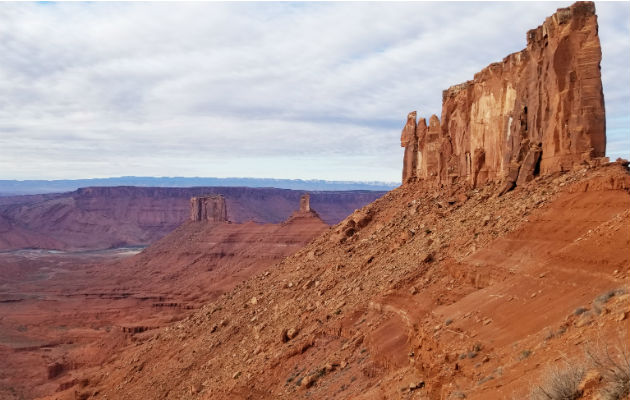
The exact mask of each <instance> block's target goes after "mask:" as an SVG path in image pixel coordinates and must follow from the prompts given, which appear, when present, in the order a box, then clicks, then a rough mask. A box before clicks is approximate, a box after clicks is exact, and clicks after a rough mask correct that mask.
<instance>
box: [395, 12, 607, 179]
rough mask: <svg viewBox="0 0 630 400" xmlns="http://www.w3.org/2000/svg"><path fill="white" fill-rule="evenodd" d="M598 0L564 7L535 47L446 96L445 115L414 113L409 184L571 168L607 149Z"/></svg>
mask: <svg viewBox="0 0 630 400" xmlns="http://www.w3.org/2000/svg"><path fill="white" fill-rule="evenodd" d="M597 29H598V27H597V16H596V15H595V6H594V4H593V3H592V2H578V3H575V4H574V5H572V6H571V7H569V8H562V9H558V11H557V12H556V13H555V14H554V15H552V16H551V17H548V18H547V19H546V20H545V22H544V23H543V24H542V25H541V26H539V27H538V28H536V29H532V30H530V31H529V32H528V33H527V48H525V49H524V50H522V51H520V52H518V53H514V54H511V55H509V56H507V57H506V58H504V59H503V61H502V62H499V63H493V64H491V65H489V66H488V67H486V68H485V69H483V70H482V71H481V72H479V73H477V74H476V75H475V77H474V79H473V80H472V81H468V82H465V83H463V84H459V85H455V86H452V87H450V88H449V89H447V90H445V91H444V92H443V95H442V120H441V121H440V120H439V119H438V118H437V116H435V115H433V116H432V117H431V118H430V121H429V126H428V127H427V125H426V121H425V120H424V119H420V121H419V122H418V123H416V113H415V112H412V113H410V114H409V116H408V120H407V124H406V125H405V127H404V129H403V132H402V136H401V144H402V146H403V147H405V160H404V166H403V183H405V182H407V181H409V180H414V179H421V180H425V181H427V183H429V184H452V183H455V182H467V183H469V184H470V185H472V186H477V185H479V184H482V183H485V182H487V181H496V180H504V181H505V182H506V183H505V189H509V188H511V187H513V186H514V185H515V184H521V183H524V182H527V181H528V180H531V179H532V178H533V177H534V176H535V175H537V174H539V173H543V174H545V173H550V172H556V171H565V170H568V169H570V168H572V167H573V166H574V165H575V164H579V163H582V162H585V161H590V160H593V159H595V158H598V157H603V156H604V154H605V151H606V132H605V130H606V126H605V113H604V96H603V92H602V83H601V75H600V62H601V48H600V43H599V37H598V34H597Z"/></svg>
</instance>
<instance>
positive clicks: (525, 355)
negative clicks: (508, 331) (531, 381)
mask: <svg viewBox="0 0 630 400" xmlns="http://www.w3.org/2000/svg"><path fill="white" fill-rule="evenodd" d="M531 355H532V351H531V350H529V349H528V350H523V351H521V354H519V355H518V359H519V361H523V360H524V359H526V358H528V357H529V356H531Z"/></svg>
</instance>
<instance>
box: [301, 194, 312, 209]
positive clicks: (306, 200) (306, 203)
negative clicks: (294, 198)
mask: <svg viewBox="0 0 630 400" xmlns="http://www.w3.org/2000/svg"><path fill="white" fill-rule="evenodd" d="M309 211H311V195H310V194H308V193H306V194H303V195H302V196H300V212H309Z"/></svg>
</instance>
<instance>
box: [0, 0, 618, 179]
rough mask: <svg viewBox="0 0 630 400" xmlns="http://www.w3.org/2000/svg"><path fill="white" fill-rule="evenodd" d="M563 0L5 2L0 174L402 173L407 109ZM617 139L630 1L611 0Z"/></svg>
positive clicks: (429, 107) (431, 105)
mask: <svg viewBox="0 0 630 400" xmlns="http://www.w3.org/2000/svg"><path fill="white" fill-rule="evenodd" d="M568 4H569V3H568V2H563V3H477V4H475V3H465V4H462V3H439V4H438V3H256V4H253V3H177V4H175V3H53V4H49V3H46V4H42V3H19V4H10V3H3V4H0V54H3V61H2V63H0V94H1V95H0V149H1V150H0V171H1V172H0V178H7V179H11V178H18V179H26V178H79V177H103V176H120V175H153V176H161V175H171V176H172V175H180V176H181V175H198V176H254V177H278V178H318V179H338V180H352V179H355V180H387V181H395V180H398V179H399V176H400V168H401V158H402V151H401V149H400V148H399V143H398V138H399V132H400V129H401V128H402V125H403V123H404V119H405V117H406V114H407V112H408V111H410V110H414V109H417V110H418V111H419V112H420V113H421V114H422V115H426V116H428V115H430V114H432V113H437V114H439V112H440V108H441V104H440V103H441V92H442V90H443V89H445V88H447V87H448V86H450V85H453V84H456V83H459V82H462V81H465V80H467V79H471V78H472V76H473V74H474V73H475V72H477V71H479V70H480V69H481V68H483V67H485V66H486V65H487V64H489V63H490V62H493V61H498V60H501V59H502V58H503V57H504V56H505V55H507V54H508V53H511V52H514V51H518V50H520V49H522V48H523V47H524V46H525V32H526V31H527V30H528V29H530V28H533V27H535V26H537V25H539V24H540V23H541V22H542V21H543V20H544V18H545V17H546V16H548V15H550V14H551V13H552V12H553V11H555V8H558V7H561V6H567V5H568ZM597 7H598V14H599V16H600V17H599V22H600V37H601V40H602V48H603V62H602V73H603V81H604V88H605V97H606V107H607V112H608V117H609V124H608V126H609V128H613V127H614V129H610V130H609V152H610V153H611V155H613V154H614V155H622V156H623V155H624V154H625V156H626V157H627V156H628V153H630V143H629V140H627V138H628V131H629V129H630V126H629V125H630V121H628V119H627V118H626V119H624V116H627V110H628V109H629V105H630V93H629V91H630V83H629V81H628V79H629V78H628V74H627V71H628V70H629V65H628V59H627V54H628V50H629V49H630V39H629V37H630V33H629V23H628V20H629V19H630V18H628V17H629V14H630V12H629V10H630V7H629V6H628V4H625V3H601V4H600V3H598V4H597Z"/></svg>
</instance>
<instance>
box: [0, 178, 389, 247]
mask: <svg viewBox="0 0 630 400" xmlns="http://www.w3.org/2000/svg"><path fill="white" fill-rule="evenodd" d="M303 193H304V192H303V191H298V190H289V189H274V188H244V187H197V188H146V187H128V186H122V187H88V188H82V189H78V190H76V191H74V192H69V193H56V194H40V195H28V196H10V197H0V251H3V250H17V249H23V248H39V249H55V250H75V251H76V250H96V249H108V248H115V247H124V246H146V245H148V244H150V243H153V242H155V241H156V240H158V239H160V238H162V237H164V236H165V235H166V234H168V233H169V232H171V231H173V230H174V229H175V228H176V227H177V226H179V225H180V224H181V223H183V222H184V221H186V219H187V218H188V217H189V215H190V213H191V211H190V199H191V198H192V197H196V196H207V195H222V196H224V197H225V200H226V205H227V210H228V213H227V215H226V217H227V218H228V219H229V220H230V221H233V222H237V223H241V222H247V221H254V222H260V223H274V224H277V223H280V222H282V221H284V220H286V219H287V218H288V217H289V216H290V215H291V213H292V212H293V210H294V209H295V207H296V206H295V205H296V204H297V203H298V201H299V199H300V196H301V195H302V194H303ZM310 193H311V201H312V203H313V207H314V208H315V209H317V210H320V213H321V218H322V219H323V220H324V221H325V222H326V223H327V224H335V223H337V222H339V221H340V220H342V219H343V218H345V217H346V216H347V215H348V214H349V213H351V212H352V211H354V210H355V209H357V208H361V207H363V206H364V205H366V204H368V203H370V202H372V201H374V200H375V199H377V198H379V197H381V196H382V195H383V194H384V192H372V191H360V190H358V191H321V192H310Z"/></svg>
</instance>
